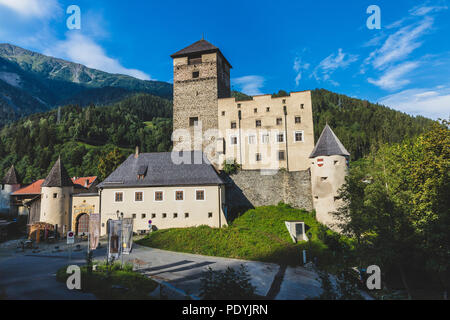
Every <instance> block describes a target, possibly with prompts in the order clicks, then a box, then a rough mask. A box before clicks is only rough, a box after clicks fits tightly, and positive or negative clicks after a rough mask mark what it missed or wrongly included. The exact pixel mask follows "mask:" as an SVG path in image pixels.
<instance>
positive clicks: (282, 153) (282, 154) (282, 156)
mask: <svg viewBox="0 0 450 320" xmlns="http://www.w3.org/2000/svg"><path fill="white" fill-rule="evenodd" d="M278 160H284V151H278Z"/></svg>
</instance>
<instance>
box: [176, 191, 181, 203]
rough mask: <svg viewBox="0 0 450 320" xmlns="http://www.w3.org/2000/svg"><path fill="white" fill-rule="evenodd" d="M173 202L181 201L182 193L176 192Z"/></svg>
mask: <svg viewBox="0 0 450 320" xmlns="http://www.w3.org/2000/svg"><path fill="white" fill-rule="evenodd" d="M175 200H177V201H181V200H183V191H176V192H175Z"/></svg>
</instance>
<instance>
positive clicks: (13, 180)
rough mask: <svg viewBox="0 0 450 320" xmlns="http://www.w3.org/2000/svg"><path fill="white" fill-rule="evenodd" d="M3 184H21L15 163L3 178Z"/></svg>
mask: <svg viewBox="0 0 450 320" xmlns="http://www.w3.org/2000/svg"><path fill="white" fill-rule="evenodd" d="M2 183H3V184H19V179H17V171H16V168H14V165H12V166H11V168H9V170H8V172H7V173H6V175H5V177H4V178H3V180H2Z"/></svg>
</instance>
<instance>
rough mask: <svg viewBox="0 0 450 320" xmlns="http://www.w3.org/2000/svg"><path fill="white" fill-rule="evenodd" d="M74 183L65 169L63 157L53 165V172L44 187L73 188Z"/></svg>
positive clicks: (51, 171)
mask: <svg viewBox="0 0 450 320" xmlns="http://www.w3.org/2000/svg"><path fill="white" fill-rule="evenodd" d="M72 186H73V182H72V179H70V177H69V175H68V174H67V171H66V168H64V166H63V164H62V162H61V157H59V158H58V160H57V161H56V162H55V164H54V165H53V168H52V170H50V173H49V174H48V176H47V178H46V179H45V181H44V183H43V184H42V187H72Z"/></svg>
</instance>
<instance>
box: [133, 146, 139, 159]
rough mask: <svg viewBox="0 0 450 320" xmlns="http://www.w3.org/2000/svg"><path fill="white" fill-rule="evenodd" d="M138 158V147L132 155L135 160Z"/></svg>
mask: <svg viewBox="0 0 450 320" xmlns="http://www.w3.org/2000/svg"><path fill="white" fill-rule="evenodd" d="M138 157H139V147H138V146H136V152H135V153H134V158H135V159H137V158H138Z"/></svg>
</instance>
